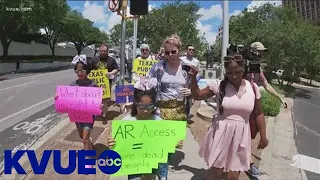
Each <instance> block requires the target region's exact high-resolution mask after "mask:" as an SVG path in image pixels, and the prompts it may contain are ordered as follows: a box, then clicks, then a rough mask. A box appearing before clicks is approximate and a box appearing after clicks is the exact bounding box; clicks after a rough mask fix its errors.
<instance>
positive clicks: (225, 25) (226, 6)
mask: <svg viewBox="0 0 320 180" xmlns="http://www.w3.org/2000/svg"><path fill="white" fill-rule="evenodd" d="M228 45H229V1H228V0H224V1H223V31H222V51H221V73H220V79H223V77H224V72H225V69H224V59H223V57H224V56H226V55H227V48H228Z"/></svg>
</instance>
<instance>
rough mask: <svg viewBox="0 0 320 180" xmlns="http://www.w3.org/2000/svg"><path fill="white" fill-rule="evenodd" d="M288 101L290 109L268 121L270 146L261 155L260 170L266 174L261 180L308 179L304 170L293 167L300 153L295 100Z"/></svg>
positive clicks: (282, 110)
mask: <svg viewBox="0 0 320 180" xmlns="http://www.w3.org/2000/svg"><path fill="white" fill-rule="evenodd" d="M286 101H287V102H291V103H288V104H290V109H281V112H280V114H279V115H278V116H277V117H275V118H269V119H268V123H267V136H268V138H269V145H268V147H266V148H265V149H264V150H263V151H262V154H261V159H262V160H261V162H260V166H259V169H260V170H262V171H263V172H265V173H264V174H263V175H262V176H260V177H259V179H260V180H269V179H288V178H289V179H299V180H306V179H307V178H306V175H305V173H304V171H303V170H302V169H299V168H295V167H292V166H291V164H292V157H293V156H294V155H296V154H297V153H298V151H297V147H296V144H295V140H294V134H295V133H294V120H293V119H292V112H293V111H292V108H293V100H292V99H289V98H286ZM286 111H287V112H286ZM288 111H290V112H288ZM289 113H290V114H289ZM289 176H290V177H289Z"/></svg>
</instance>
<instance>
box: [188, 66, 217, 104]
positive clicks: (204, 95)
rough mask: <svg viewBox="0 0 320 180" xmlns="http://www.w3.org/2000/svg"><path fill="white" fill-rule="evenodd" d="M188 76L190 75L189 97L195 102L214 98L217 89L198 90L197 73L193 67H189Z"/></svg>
mask: <svg viewBox="0 0 320 180" xmlns="http://www.w3.org/2000/svg"><path fill="white" fill-rule="evenodd" d="M189 74H190V75H191V95H192V97H193V98H194V99H195V100H205V99H208V98H210V97H212V96H214V95H215V94H216V93H217V88H215V89H212V88H209V87H206V88H204V89H201V90H200V88H199V86H198V82H197V74H198V72H197V69H196V68H195V67H191V70H190V72H189Z"/></svg>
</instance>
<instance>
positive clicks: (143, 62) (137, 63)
mask: <svg viewBox="0 0 320 180" xmlns="http://www.w3.org/2000/svg"><path fill="white" fill-rule="evenodd" d="M157 62H158V61H157V60H151V59H135V60H134V61H133V68H132V72H135V73H137V74H138V75H139V76H146V75H147V73H148V72H149V70H150V69H151V68H152V66H153V65H154V64H155V63H157Z"/></svg>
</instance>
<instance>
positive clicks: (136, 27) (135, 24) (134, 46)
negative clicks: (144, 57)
mask: <svg viewBox="0 0 320 180" xmlns="http://www.w3.org/2000/svg"><path fill="white" fill-rule="evenodd" d="M138 19H139V16H135V17H134V19H133V48H132V51H133V55H132V56H133V57H132V58H133V61H134V59H135V58H136V51H137V38H138V37H137V36H138ZM133 61H132V63H133Z"/></svg>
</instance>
